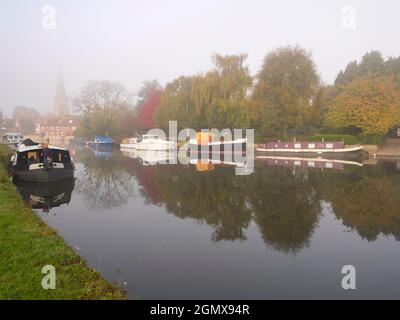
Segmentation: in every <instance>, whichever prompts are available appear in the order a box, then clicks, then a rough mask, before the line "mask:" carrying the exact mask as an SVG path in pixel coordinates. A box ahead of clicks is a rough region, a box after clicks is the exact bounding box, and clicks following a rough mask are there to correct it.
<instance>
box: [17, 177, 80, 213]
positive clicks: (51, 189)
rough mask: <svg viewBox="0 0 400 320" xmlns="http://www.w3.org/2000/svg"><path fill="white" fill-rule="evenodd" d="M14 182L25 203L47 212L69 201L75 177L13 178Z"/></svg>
mask: <svg viewBox="0 0 400 320" xmlns="http://www.w3.org/2000/svg"><path fill="white" fill-rule="evenodd" d="M14 184H15V186H16V187H17V189H18V191H19V193H20V194H21V196H22V199H23V200H24V201H25V203H26V204H28V205H29V206H30V207H31V208H33V209H42V210H43V212H46V213H47V212H49V211H50V209H52V208H54V207H59V206H60V205H62V204H68V203H70V201H71V194H72V191H73V190H74V187H75V179H74V178H69V179H65V180H62V181H56V182H32V181H21V180H15V181H14Z"/></svg>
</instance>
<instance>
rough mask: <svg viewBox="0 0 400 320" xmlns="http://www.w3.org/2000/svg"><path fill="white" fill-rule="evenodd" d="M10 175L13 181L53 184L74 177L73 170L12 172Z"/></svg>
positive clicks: (52, 169)
mask: <svg viewBox="0 0 400 320" xmlns="http://www.w3.org/2000/svg"><path fill="white" fill-rule="evenodd" d="M12 173H13V177H14V179H16V180H24V181H38V182H53V181H59V180H64V179H68V178H72V177H73V176H74V169H72V168H71V169H66V168H60V169H56V168H50V169H35V170H13V172H12Z"/></svg>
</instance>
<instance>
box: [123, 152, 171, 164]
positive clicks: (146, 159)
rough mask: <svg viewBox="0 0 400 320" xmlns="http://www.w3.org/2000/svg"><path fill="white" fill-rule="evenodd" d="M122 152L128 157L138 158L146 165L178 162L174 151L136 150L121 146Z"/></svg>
mask: <svg viewBox="0 0 400 320" xmlns="http://www.w3.org/2000/svg"><path fill="white" fill-rule="evenodd" d="M121 152H122V154H123V155H124V156H126V157H129V158H132V159H137V160H138V161H139V162H140V163H141V164H142V165H144V166H154V165H157V164H175V163H176V153H174V152H173V151H156V150H135V149H127V148H121Z"/></svg>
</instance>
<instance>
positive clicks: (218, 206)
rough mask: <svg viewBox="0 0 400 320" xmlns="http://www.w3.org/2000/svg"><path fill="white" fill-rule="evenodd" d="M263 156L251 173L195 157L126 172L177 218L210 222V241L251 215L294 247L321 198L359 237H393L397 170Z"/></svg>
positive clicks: (305, 240)
mask: <svg viewBox="0 0 400 320" xmlns="http://www.w3.org/2000/svg"><path fill="white" fill-rule="evenodd" d="M134 158H135V159H136V160H137V157H134ZM262 160H263V161H258V162H257V163H256V167H255V169H256V170H255V173H254V174H253V175H251V176H237V175H235V174H234V169H233V167H229V166H219V165H218V164H214V163H211V162H210V163H208V165H210V164H211V166H212V169H211V170H210V169H209V168H207V170H204V164H202V166H201V168H200V169H201V170H199V166H198V163H196V164H195V166H182V165H168V166H153V167H152V168H151V169H149V167H146V166H143V165H142V163H143V162H142V161H136V162H132V163H130V167H131V168H130V169H129V171H130V172H131V174H132V175H134V176H135V177H136V178H137V180H138V182H139V185H140V187H141V194H142V196H143V197H144V198H146V199H148V201H149V202H150V203H153V204H158V205H160V204H164V205H165V207H166V209H167V211H168V212H169V213H171V214H173V215H175V216H176V217H179V218H182V219H186V218H191V219H195V220H197V221H198V222H200V223H205V224H207V225H209V226H211V227H212V228H213V229H214V231H213V233H212V235H211V240H212V241H221V240H230V241H233V240H239V241H243V240H246V238H247V237H246V230H247V229H248V227H249V225H250V223H251V222H252V221H254V222H255V223H256V224H257V226H258V229H259V231H260V233H261V235H262V238H263V240H264V242H265V244H266V245H267V246H268V247H272V248H274V249H276V250H279V251H282V252H286V253H296V252H298V251H299V250H301V249H302V248H304V247H306V246H308V245H309V243H310V238H311V236H312V234H313V231H314V230H315V228H316V226H317V225H318V221H319V217H320V215H321V212H322V208H321V203H322V202H327V203H328V204H330V205H331V207H332V208H333V211H334V214H335V215H336V217H337V218H338V219H341V220H342V222H343V224H344V225H346V226H348V227H351V228H353V229H354V230H355V231H357V232H358V234H359V235H360V236H361V237H362V238H366V239H368V240H375V239H376V238H377V236H378V235H379V234H384V235H394V236H395V237H396V238H398V235H399V233H398V230H399V224H400V214H399V208H400V202H399V201H400V196H399V195H400V193H399V192H398V191H399V184H398V183H397V182H396V181H397V178H396V177H397V176H398V175H397V176H393V173H396V174H398V172H393V170H391V171H390V176H389V175H387V174H385V172H386V171H387V170H388V169H387V168H386V169H385V166H372V167H368V168H362V164H361V163H360V162H357V161H351V160H334V159H321V158H316V159H297V158H296V159H295V158H293V159H289V158H285V159H283V158H282V159H276V157H274V159H272V158H271V159H265V158H264V159H262ZM153 161H154V162H156V161H157V159H153ZM310 164H311V165H310ZM125 165H128V162H126V163H125ZM132 166H133V167H135V169H134V170H133V169H132ZM215 169H217V170H215ZM327 169H331V170H327Z"/></svg>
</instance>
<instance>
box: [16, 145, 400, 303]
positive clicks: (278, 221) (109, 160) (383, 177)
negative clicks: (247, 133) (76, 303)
mask: <svg viewBox="0 0 400 320" xmlns="http://www.w3.org/2000/svg"><path fill="white" fill-rule="evenodd" d="M72 154H73V157H74V160H75V162H76V164H77V165H76V167H77V172H76V175H75V176H76V177H77V180H76V182H75V184H76V186H75V191H77V192H74V193H73V195H72V199H71V203H70V205H69V206H65V205H64V206H60V207H59V208H57V209H55V210H54V212H57V219H52V217H53V215H40V216H41V217H42V218H43V219H44V220H45V221H46V222H47V223H48V224H49V225H50V226H52V227H54V228H55V229H56V230H57V231H58V232H59V233H60V234H61V235H62V236H63V237H64V238H65V239H66V241H67V242H68V243H69V244H71V245H73V246H77V247H80V248H81V249H80V251H79V252H80V254H81V255H82V256H83V257H84V258H85V259H86V260H87V261H88V263H89V264H90V265H91V266H93V267H95V268H96V269H97V270H99V271H101V272H102V273H103V274H104V275H105V277H106V278H107V279H109V280H110V281H119V280H120V279H123V280H121V281H126V283H127V285H126V288H127V290H128V292H129V293H130V294H131V295H135V296H136V295H138V296H139V297H141V298H150V299H153V298H155V299H157V298H168V299H171V298H209V299H210V298H221V297H222V298H238V299H243V298H261V299H265V298H277V297H278V298H307V297H310V298H321V297H322V298H331V297H335V298H337V297H341V298H342V297H347V296H346V294H348V292H345V291H343V290H341V288H340V279H339V277H340V270H341V267H342V266H343V265H344V264H352V265H355V266H357V268H358V267H360V270H361V269H362V277H363V279H364V280H362V283H363V286H362V287H361V286H360V288H359V289H357V292H356V293H355V294H357V297H361V298H362V297H373V298H376V297H389V298H393V297H397V298H398V297H399V296H400V291H399V288H398V286H397V284H396V282H395V281H393V279H396V277H397V276H398V270H397V269H398V268H397V266H398V265H399V263H400V258H398V257H400V246H399V243H398V242H397V241H398V240H400V179H399V176H400V171H399V170H397V163H396V162H384V163H378V164H374V165H369V164H368V163H365V162H364V164H363V166H360V163H358V164H353V163H351V162H357V160H354V161H353V160H350V159H346V160H344V161H350V163H348V162H346V163H343V162H332V159H329V161H328V162H321V159H319V158H316V159H300V162H296V161H299V160H298V159H272V160H273V161H272V162H271V161H269V160H271V159H269V160H267V159H262V160H258V161H256V162H255V166H254V173H253V174H252V175H249V176H239V175H235V168H236V164H229V163H226V162H225V163H224V164H221V163H216V162H214V163H213V162H212V161H211V162H210V161H207V162H206V163H200V165H199V163H198V162H196V163H192V164H190V163H189V164H188V165H181V164H173V163H171V162H168V161H166V162H164V164H160V163H159V159H165V155H162V156H161V155H160V156H159V157H157V156H155V155H153V157H150V156H149V155H141V156H139V155H137V154H135V155H132V153H121V152H119V151H113V152H112V156H111V157H99V156H98V154H96V153H94V152H93V150H90V149H88V148H85V149H82V150H76V152H74V153H72ZM275 160H278V161H275ZM339 161H342V160H339ZM317 162H318V163H317ZM330 162H332V163H333V164H332V165H328V166H327V165H326V163H330ZM369 163H371V162H369ZM146 164H147V165H146ZM336 164H340V166H336ZM34 191H35V192H36V191H37V189H36V187H34V190H33V191H32V190H31V191H28V192H26V193H27V194H34ZM49 191H51V192H54V195H55V196H57V195H58V194H61V193H58V192H57V190H56V187H52V188H51V189H49ZM21 192H22V190H21ZM68 194H69V197H70V193H68V192H67V193H66V195H65V197H64V198H63V199H64V200H65V199H68ZM24 197H25V198H27V199H32V198H31V197H30V196H26V195H25V196H24ZM43 198H44V197H43ZM56 198H57V197H56ZM68 201H69V200H68ZM57 203H59V202H57V201H53V204H52V205H55V204H57ZM31 204H32V205H35V204H34V203H31ZM47 206H49V205H47ZM100 209H101V210H103V211H104V212H103V214H101V217H99V215H98V211H99V210H100ZM116 213H118V214H116ZM371 242H373V244H372V243H371ZM188 270H190V272H188ZM357 270H358V269H357ZM379 277H380V278H379ZM366 279H373V281H372V280H371V281H368V280H366ZM377 279H379V280H378V281H377ZM171 288H173V289H174V290H171Z"/></svg>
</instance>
